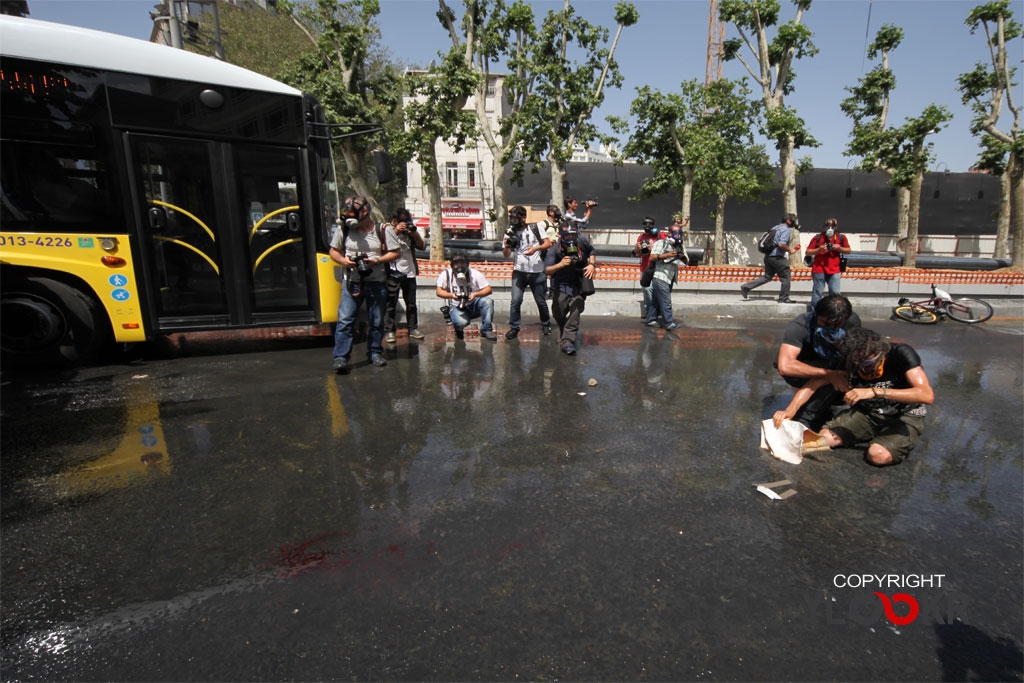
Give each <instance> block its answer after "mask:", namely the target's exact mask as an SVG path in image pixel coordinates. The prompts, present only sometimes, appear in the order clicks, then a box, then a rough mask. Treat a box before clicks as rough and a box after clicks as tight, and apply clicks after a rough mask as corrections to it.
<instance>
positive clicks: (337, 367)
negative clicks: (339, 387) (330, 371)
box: [331, 358, 348, 375]
mask: <svg viewBox="0 0 1024 683" xmlns="http://www.w3.org/2000/svg"><path fill="white" fill-rule="evenodd" d="M331 367H333V368H334V371H335V372H337V373H338V374H339V375H343V374H345V373H346V372H348V361H347V360H345V359H344V358H335V359H334V365H332V366H331Z"/></svg>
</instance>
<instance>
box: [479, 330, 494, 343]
mask: <svg viewBox="0 0 1024 683" xmlns="http://www.w3.org/2000/svg"><path fill="white" fill-rule="evenodd" d="M480 336H481V337H483V338H484V339H487V340H489V341H498V335H496V334H494V332H493V331H492V330H487V331H486V332H481V333H480Z"/></svg>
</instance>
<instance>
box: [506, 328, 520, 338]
mask: <svg viewBox="0 0 1024 683" xmlns="http://www.w3.org/2000/svg"><path fill="white" fill-rule="evenodd" d="M518 336H519V328H518V327H510V328H509V330H508V332H506V333H505V339H515V338H516V337H518Z"/></svg>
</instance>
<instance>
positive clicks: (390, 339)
mask: <svg viewBox="0 0 1024 683" xmlns="http://www.w3.org/2000/svg"><path fill="white" fill-rule="evenodd" d="M384 341H386V342H387V343H388V344H394V343H395V342H396V341H397V339H396V338H395V333H394V332H388V333H387V334H386V335H384Z"/></svg>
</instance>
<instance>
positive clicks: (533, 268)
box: [512, 224, 547, 273]
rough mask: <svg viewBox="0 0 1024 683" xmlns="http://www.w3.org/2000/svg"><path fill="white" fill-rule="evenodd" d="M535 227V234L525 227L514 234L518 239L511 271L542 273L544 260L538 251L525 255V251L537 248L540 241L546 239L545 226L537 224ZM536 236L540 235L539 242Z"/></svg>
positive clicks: (531, 229) (528, 227)
mask: <svg viewBox="0 0 1024 683" xmlns="http://www.w3.org/2000/svg"><path fill="white" fill-rule="evenodd" d="M536 227H537V230H536V232H534V229H533V228H531V227H530V226H529V225H527V226H525V227H523V229H522V230H520V231H518V232H517V233H516V235H517V236H518V237H519V246H518V247H516V254H515V261H514V262H513V264H512V270H518V271H519V272H520V273H540V272H543V271H544V259H543V258H542V257H541V255H540V252H539V251H537V252H534V253H533V254H530V255H529V256H527V255H526V250H527V249H529V248H530V247H535V246H539V245H540V243H541V241H542V240H544V239H545V238H546V237H547V235H545V227H546V226H544V225H543V224H537V226H536ZM537 235H540V240H538V239H537Z"/></svg>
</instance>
